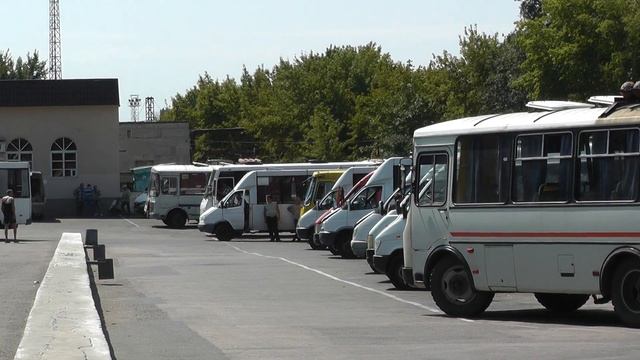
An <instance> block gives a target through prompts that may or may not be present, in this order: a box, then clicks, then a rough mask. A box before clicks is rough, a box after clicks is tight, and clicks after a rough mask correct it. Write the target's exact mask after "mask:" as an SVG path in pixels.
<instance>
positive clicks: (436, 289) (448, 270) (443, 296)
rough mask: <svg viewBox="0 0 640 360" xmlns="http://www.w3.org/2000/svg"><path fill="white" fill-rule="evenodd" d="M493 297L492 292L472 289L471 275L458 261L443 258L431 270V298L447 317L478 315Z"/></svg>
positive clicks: (451, 258)
mask: <svg viewBox="0 0 640 360" xmlns="http://www.w3.org/2000/svg"><path fill="white" fill-rule="evenodd" d="M493 295H494V294H493V293H492V292H483V291H477V290H475V289H474V288H473V283H472V281H471V275H469V273H468V272H467V271H466V269H465V268H464V266H463V264H461V263H460V261H459V260H458V259H455V258H453V257H447V258H444V259H442V260H440V261H439V262H438V263H437V264H436V265H435V267H434V269H433V273H432V275H431V296H433V300H434V301H435V303H436V305H438V307H439V308H440V309H442V311H444V312H445V313H446V314H447V315H451V316H461V317H473V316H476V315H479V314H480V313H482V312H483V311H485V310H486V309H487V307H489V305H490V304H491V301H492V300H493Z"/></svg>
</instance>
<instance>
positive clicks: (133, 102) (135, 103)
mask: <svg viewBox="0 0 640 360" xmlns="http://www.w3.org/2000/svg"><path fill="white" fill-rule="evenodd" d="M129 107H130V108H131V121H133V122H137V121H138V108H139V107H140V97H139V96H138V95H131V96H129Z"/></svg>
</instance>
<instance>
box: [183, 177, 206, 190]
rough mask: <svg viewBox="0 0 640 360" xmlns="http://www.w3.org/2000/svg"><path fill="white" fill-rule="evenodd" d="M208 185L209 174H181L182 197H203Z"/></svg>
mask: <svg viewBox="0 0 640 360" xmlns="http://www.w3.org/2000/svg"><path fill="white" fill-rule="evenodd" d="M206 185H207V174H205V173H186V174H180V195H202V194H204V188H205V186H206Z"/></svg>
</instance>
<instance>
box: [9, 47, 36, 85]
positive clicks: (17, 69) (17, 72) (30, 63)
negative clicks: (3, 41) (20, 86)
mask: <svg viewBox="0 0 640 360" xmlns="http://www.w3.org/2000/svg"><path fill="white" fill-rule="evenodd" d="M46 77H47V63H46V61H44V60H43V61H40V57H39V55H38V51H37V50H34V51H33V55H31V53H27V59H26V61H25V60H23V59H22V57H18V59H16V60H15V62H14V60H13V57H12V56H11V53H10V52H9V50H8V49H7V50H6V51H4V52H2V51H0V80H41V79H46Z"/></svg>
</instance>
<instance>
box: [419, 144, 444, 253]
mask: <svg viewBox="0 0 640 360" xmlns="http://www.w3.org/2000/svg"><path fill="white" fill-rule="evenodd" d="M415 171H416V178H415V182H416V183H415V185H414V186H415V189H416V191H415V193H414V194H413V197H414V199H413V200H414V202H415V205H416V210H417V211H411V212H409V216H411V221H412V234H411V239H412V244H413V249H414V250H416V251H425V250H427V249H429V248H430V247H431V246H433V245H434V243H436V242H440V243H441V242H442V241H443V240H445V239H447V238H448V232H449V227H450V219H449V208H448V203H447V193H448V191H447V189H448V174H449V154H448V152H447V151H446V150H445V149H443V150H437V149H433V150H431V149H430V150H429V151H426V152H421V153H420V154H419V155H418V159H417V162H416V169H415Z"/></svg>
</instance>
